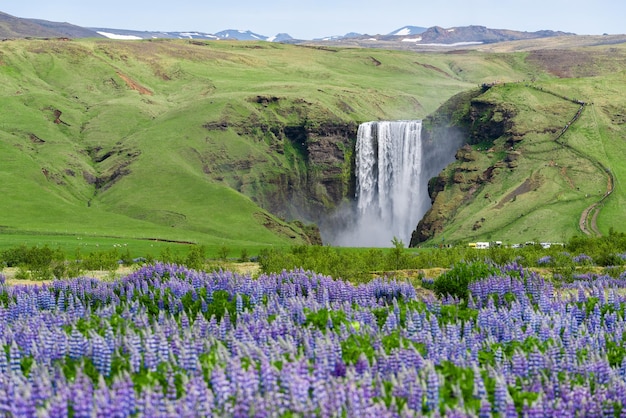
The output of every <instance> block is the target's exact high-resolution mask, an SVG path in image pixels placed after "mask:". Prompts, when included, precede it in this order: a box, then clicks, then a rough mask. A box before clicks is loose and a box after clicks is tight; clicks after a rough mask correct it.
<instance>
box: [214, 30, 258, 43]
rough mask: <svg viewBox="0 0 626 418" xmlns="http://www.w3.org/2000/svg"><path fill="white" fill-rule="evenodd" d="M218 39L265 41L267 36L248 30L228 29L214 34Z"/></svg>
mask: <svg viewBox="0 0 626 418" xmlns="http://www.w3.org/2000/svg"><path fill="white" fill-rule="evenodd" d="M215 36H217V37H218V38H220V39H236V40H238V41H266V40H267V36H264V35H259V34H257V33H254V32H250V31H249V30H235V29H228V30H223V31H220V32H217V33H216V34H215Z"/></svg>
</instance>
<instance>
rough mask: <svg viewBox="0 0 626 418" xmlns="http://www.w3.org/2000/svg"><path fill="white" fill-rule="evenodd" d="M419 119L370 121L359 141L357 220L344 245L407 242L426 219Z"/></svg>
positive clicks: (362, 127) (356, 157) (377, 244)
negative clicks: (423, 217) (421, 218)
mask: <svg viewBox="0 0 626 418" xmlns="http://www.w3.org/2000/svg"><path fill="white" fill-rule="evenodd" d="M421 128H422V122H421V121H419V120H418V121H393V122H392V121H381V122H367V123H364V124H361V125H360V126H359V130H358V135H357V143H356V156H355V161H356V167H355V171H356V172H355V175H356V190H357V191H356V214H355V216H356V219H354V225H353V226H352V228H351V231H346V233H345V234H344V237H343V239H342V241H344V243H343V245H352V246H377V247H380V246H385V247H388V246H390V245H391V240H392V239H393V238H394V237H396V238H398V239H400V240H402V241H403V242H404V244H405V245H408V244H409V241H410V239H411V232H412V231H413V230H414V229H415V226H416V225H417V223H418V222H419V220H420V217H421V216H423V214H424V212H425V209H424V202H423V201H424V198H423V193H424V192H425V191H423V190H422V189H423V187H424V185H423V184H421V172H422V141H421V137H420V134H421Z"/></svg>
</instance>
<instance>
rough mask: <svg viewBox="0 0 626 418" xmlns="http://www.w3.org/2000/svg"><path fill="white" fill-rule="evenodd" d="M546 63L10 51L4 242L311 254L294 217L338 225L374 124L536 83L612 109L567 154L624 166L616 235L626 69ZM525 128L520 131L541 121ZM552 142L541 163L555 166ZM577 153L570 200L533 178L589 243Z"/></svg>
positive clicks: (515, 94)
mask: <svg viewBox="0 0 626 418" xmlns="http://www.w3.org/2000/svg"><path fill="white" fill-rule="evenodd" d="M613 48H614V49H615V50H616V51H617V55H620V54H621V55H620V56H623V55H624V49H623V48H622V47H619V46H618V47H613ZM600 52H601V53H605V52H606V51H604V50H603V51H600ZM531 58H533V56H532V54H529V53H526V52H524V53H480V52H471V51H462V52H461V53H412V52H406V51H389V50H371V49H336V48H321V47H320V48H317V47H303V46H293V45H283V44H273V43H246V42H223V41H219V42H206V43H204V42H197V41H192V42H190V41H166V40H158V41H140V42H122V41H111V40H80V41H58V40H50V41H43V40H42V41H34V40H31V41H7V42H2V43H1V44H0V104H1V108H2V112H0V179H1V180H0V196H2V198H1V199H0V232H1V233H0V245H9V244H10V243H11V242H14V241H15V242H19V241H20V240H21V239H23V237H24V236H31V235H32V234H35V235H41V236H44V235H45V236H53V237H54V236H59V237H63V236H67V237H74V236H79V237H80V236H85V237H90V239H93V238H97V237H102V238H103V239H104V238H105V237H109V238H119V239H124V240H138V239H158V240H165V241H181V242H193V243H200V244H204V245H207V246H213V247H216V246H220V245H229V246H233V247H248V248H259V247H261V246H264V245H291V244H297V243H306V242H311V238H310V237H308V236H306V234H304V233H303V231H302V229H301V225H300V224H293V223H286V222H284V221H283V220H282V219H281V217H284V218H289V219H291V218H295V217H298V213H304V215H305V216H302V217H303V218H306V219H307V220H308V219H311V218H314V217H315V216H323V215H324V213H327V212H328V211H330V210H332V208H333V207H334V205H336V204H338V203H339V202H340V201H341V199H345V198H349V197H350V196H349V191H350V185H349V182H350V176H349V171H350V167H349V165H350V154H351V150H350V146H351V144H352V143H353V142H351V141H354V138H353V137H351V136H350V132H352V131H353V130H354V129H355V127H356V126H357V125H358V124H359V123H360V122H363V121H368V120H377V119H416V118H424V117H426V116H427V115H429V114H431V113H432V112H434V111H435V110H436V109H437V108H438V107H439V106H440V105H441V104H442V103H444V102H445V101H446V100H448V99H449V98H450V97H452V96H453V95H455V94H457V93H459V92H462V91H467V90H469V89H472V88H475V87H476V86H477V85H480V84H482V83H492V82H496V81H497V82H508V83H510V82H514V81H520V80H533V81H534V82H535V84H536V85H543V86H547V87H549V88H550V89H551V90H555V91H557V92H559V93H561V94H564V95H568V96H570V97H581V98H584V100H586V101H593V102H594V106H593V107H591V108H589V109H586V110H585V112H584V115H583V117H582V118H581V120H580V121H579V122H577V123H576V125H575V126H574V127H573V128H572V129H571V130H570V132H571V133H568V137H567V138H566V140H567V141H568V143H569V144H570V145H571V147H572V149H579V150H580V152H583V153H585V155H587V153H588V154H589V155H590V156H592V157H593V158H594V159H596V160H597V161H601V162H602V164H604V165H606V166H607V167H611V169H612V170H613V172H614V174H615V178H616V189H615V192H614V193H613V196H611V198H610V199H608V200H607V201H606V203H605V204H604V206H603V207H602V210H601V211H600V214H599V215H598V217H597V225H598V228H599V229H600V230H601V231H604V232H606V231H607V230H608V228H610V227H616V228H623V227H622V226H620V225H613V224H614V222H613V219H615V217H616V216H619V213H620V209H619V208H620V207H622V206H621V204H622V201H621V200H622V199H623V198H624V197H623V195H622V192H621V189H620V187H619V180H620V179H621V178H622V176H623V174H622V172H623V170H624V168H621V167H620V165H621V166H622V167H623V164H620V158H623V153H622V151H621V149H622V148H621V147H620V141H623V138H624V135H623V134H624V131H623V122H624V121H623V113H621V112H622V109H624V106H623V104H624V103H623V101H624V99H623V98H622V97H619V96H620V95H619V93H618V92H619V91H624V90H623V87H624V82H625V81H624V72H623V70H618V69H615V68H613V67H611V66H608V65H607V66H606V67H607V68H608V69H607V71H606V72H604V71H603V65H604V64H603V62H602V61H599V64H598V66H599V68H598V69H596V71H597V72H598V74H594V75H593V76H592V77H589V76H587V74H582V75H577V74H574V76H576V77H577V78H567V79H566V78H558V77H557V76H558V75H559V74H555V73H554V72H550V69H549V68H547V67H546V65H545V63H544V62H542V61H540V60H537V59H531ZM621 68H623V67H621ZM518 90H519V91H518ZM484 100H490V101H494V102H496V101H502V102H506V101H512V102H514V103H525V104H526V106H527V107H528V108H533V107H534V108H535V109H544V110H545V111H536V112H535V114H541V115H542V118H543V119H545V120H542V121H541V123H544V122H545V123H546V124H547V125H549V126H559V125H560V124H563V123H564V122H565V121H566V120H567V119H568V115H570V114H571V111H573V112H574V113H575V111H576V108H575V106H573V105H571V104H567V103H565V104H563V103H561V102H560V101H559V100H557V98H556V97H554V96H550V95H548V94H540V92H538V91H536V90H535V91H530V90H528V89H514V88H511V89H495V88H494V89H491V90H490V91H489V92H487V93H486V95H485V97H484ZM561 108H562V110H563V112H562V114H561ZM554 109H559V111H555V110H554ZM552 113H555V114H554V115H552ZM525 115H526V113H524V112H519V113H518V116H517V118H516V119H515V123H516V124H520V126H521V124H523V123H528V124H531V125H532V124H534V123H535V122H534V121H533V120H531V119H526V116H525ZM528 115H530V113H528ZM552 116H554V118H553V117H552ZM529 117H530V116H529ZM533 117H534V116H533ZM620 118H621V119H620ZM520 129H521V128H520ZM338 139H340V141H339V140H338ZM546 140H547V139H546ZM533 141H534V140H533ZM542 141H543V139H541V138H538V139H537V140H536V142H537V144H536V152H537V153H541V152H544V151H545V152H550V150H551V149H550V148H549V147H545V146H544V145H542ZM590 141H593V144H595V145H593V146H591V145H590V144H591V142H590ZM326 142H329V144H327V143H326ZM529 143H530V141H529ZM533 146H535V145H533ZM315 147H317V148H315ZM329 147H330V148H329ZM542 147H544V148H542ZM314 150H317V152H313V151H314ZM328 150H334V152H335V154H337V155H336V156H335V159H334V160H332V161H331V160H326V159H324V158H325V155H326V154H331V153H330V152H328ZM533 152H535V151H533ZM569 152H570V153H571V152H574V151H569ZM572 155H573V157H570V156H566V155H564V156H563V157H562V158H564V159H568V158H575V159H576V158H577V160H576V162H575V163H573V166H575V168H576V170H578V171H576V170H571V171H569V172H568V173H574V172H575V174H568V175H569V176H574V177H576V176H578V177H576V178H572V181H574V182H575V183H576V184H579V183H584V185H583V188H582V189H581V190H580V191H578V190H577V191H576V192H575V193H573V192H572V193H569V192H559V191H558V190H560V189H563V190H567V187H568V185H569V183H568V180H567V179H564V178H560V177H558V175H557V174H548V169H545V170H543V171H541V172H537V170H535V169H531V170H532V171H533V173H535V174H533V175H541V176H543V177H542V178H545V182H544V183H545V184H546V185H548V184H550V186H549V187H551V189H550V190H551V192H553V195H554V196H557V195H559V193H561V194H562V195H563V196H564V197H563V198H557V201H559V200H558V199H566V200H568V201H569V200H575V201H576V203H575V204H573V205H572V206H568V207H567V210H566V211H565V212H563V213H565V214H566V215H567V216H565V217H563V221H562V223H563V224H562V225H561V224H559V226H558V228H556V227H555V228H553V229H552V230H550V231H545V232H546V234H547V233H548V232H549V233H550V234H554V233H556V232H557V230H558V234H559V235H558V236H559V237H560V236H561V235H562V234H570V233H571V232H574V231H575V229H576V224H577V222H578V215H576V214H577V213H578V212H579V211H580V210H583V209H584V207H585V205H587V204H588V202H590V201H592V200H593V198H585V197H581V196H582V195H581V194H583V193H584V194H593V193H594V192H595V191H596V189H599V190H602V185H603V183H605V182H606V180H605V179H604V177H605V176H604V177H603V176H602V173H598V172H597V170H596V171H595V172H594V168H593V167H589V168H588V169H587V168H584V165H585V164H587V163H584V161H591V160H589V159H588V158H587V157H580V156H578V154H576V153H575V152H574V154H572ZM320 156H321V157H320ZM486 158H487V157H486ZM578 160H580V161H578ZM520 163H521V162H520ZM522 169H525V167H523V166H521V167H518V169H517V170H516V172H517V173H520V174H516V175H515V176H511V177H510V178H508V177H507V178H506V181H504V180H503V182H502V184H500V185H499V186H498V187H499V188H498V189H497V190H496V189H494V190H492V191H491V192H490V194H491V195H492V196H494V197H493V198H494V199H498V200H500V199H499V198H498V197H496V196H499V194H503V193H509V189H510V188H511V187H516V186H515V185H516V184H517V183H519V182H520V179H521V178H523V177H524V174H521V173H522V171H523V170H522ZM544 171H545V172H544ZM553 171H554V170H553ZM624 174H626V173H624ZM525 176H526V177H529V176H531V175H530V174H525ZM518 177H519V178H518ZM552 180H554V182H552ZM557 180H558V181H557ZM494 187H495V186H494ZM507 187H508V188H507ZM546 187H548V186H546ZM596 195H597V193H596ZM478 200H479V199H478ZM478 200H476V201H478ZM486 200H487V199H484V198H483V200H481V202H483V201H486ZM544 203H545V204H546V205H548V204H549V205H550V206H546V207H545V208H543V209H538V210H539V211H541V210H545V211H547V212H546V215H545V216H549V217H554V216H555V214H556V213H561V212H560V209H559V210H557V212H550V208H557V207H558V203H556V202H553V201H552V200H549V201H546V202H544ZM555 205H556V206H555ZM542 206H543V203H542ZM481 207H482V203H481V204H480V205H477V204H471V205H468V208H467V209H463V210H467V211H468V212H467V214H465V213H463V212H462V211H458V214H457V218H455V221H454V222H462V221H461V219H463V220H464V221H463V222H471V221H472V220H474V218H476V217H477V216H479V217H486V216H483V215H482V214H481V212H480V211H481V210H485V209H484V208H481ZM270 211H271V212H272V213H273V214H271V213H270ZM500 212H507V213H508V210H500ZM537 213H540V212H537ZM277 216H278V217H277ZM488 216H491V215H489V214H488ZM507 216H509V215H507ZM541 216H544V215H541ZM540 218H541V217H540ZM540 218H537V219H540ZM313 220H314V219H313ZM535 221H536V219H534V218H533V222H535ZM454 225H457V224H451V227H450V228H451V229H449V230H446V231H451V230H452V229H456V226H454ZM511 225H512V224H511V223H510V222H509V223H507V222H504V221H503V222H502V223H501V224H498V225H497V226H494V228H495V229H494V230H493V231H496V230H501V231H502V234H508V233H511V234H516V233H518V230H517V229H515V228H513V226H511ZM507 228H508V229H507ZM463 231H465V229H459V232H458V233H457V235H458V234H461V233H465V232H463ZM483 231H487V229H483ZM483 231H481V233H482V232H483ZM493 233H494V232H484V234H485V235H487V234H493ZM446 234H448V236H450V239H452V238H454V239H460V238H457V236H456V235H454V234H453V233H452V232H446ZM494 236H495V235H494ZM550 238H553V237H552V236H551V237H550Z"/></svg>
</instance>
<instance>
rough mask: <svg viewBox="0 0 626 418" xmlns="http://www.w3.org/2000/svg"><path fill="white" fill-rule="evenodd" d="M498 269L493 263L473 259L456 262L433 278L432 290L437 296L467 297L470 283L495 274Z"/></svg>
mask: <svg viewBox="0 0 626 418" xmlns="http://www.w3.org/2000/svg"><path fill="white" fill-rule="evenodd" d="M498 272H499V270H498V269H497V268H496V267H494V266H493V265H490V264H487V263H484V262H480V261H475V262H473V263H458V264H456V265H455V266H454V267H452V269H450V270H448V271H447V272H445V273H443V274H442V275H441V276H439V277H438V278H437V279H436V280H435V284H434V290H435V293H436V294H437V295H438V296H440V297H441V296H447V295H450V296H454V297H457V298H459V299H467V296H468V292H469V291H468V286H469V284H470V283H472V282H474V281H477V280H480V279H484V278H486V277H489V276H491V275H494V274H497V273H498Z"/></svg>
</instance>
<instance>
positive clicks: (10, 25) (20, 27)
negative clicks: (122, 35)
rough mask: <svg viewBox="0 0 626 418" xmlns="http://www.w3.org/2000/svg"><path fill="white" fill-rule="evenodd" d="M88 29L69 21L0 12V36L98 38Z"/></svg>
mask: <svg viewBox="0 0 626 418" xmlns="http://www.w3.org/2000/svg"><path fill="white" fill-rule="evenodd" d="M98 37H101V36H100V35H98V34H97V33H95V32H94V31H92V30H90V29H85V28H82V27H80V26H76V25H72V24H69V23H59V22H50V21H47V20H40V19H23V18H19V17H15V16H11V15H9V14H6V13H2V12H0V38H5V39H6V38H98Z"/></svg>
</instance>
